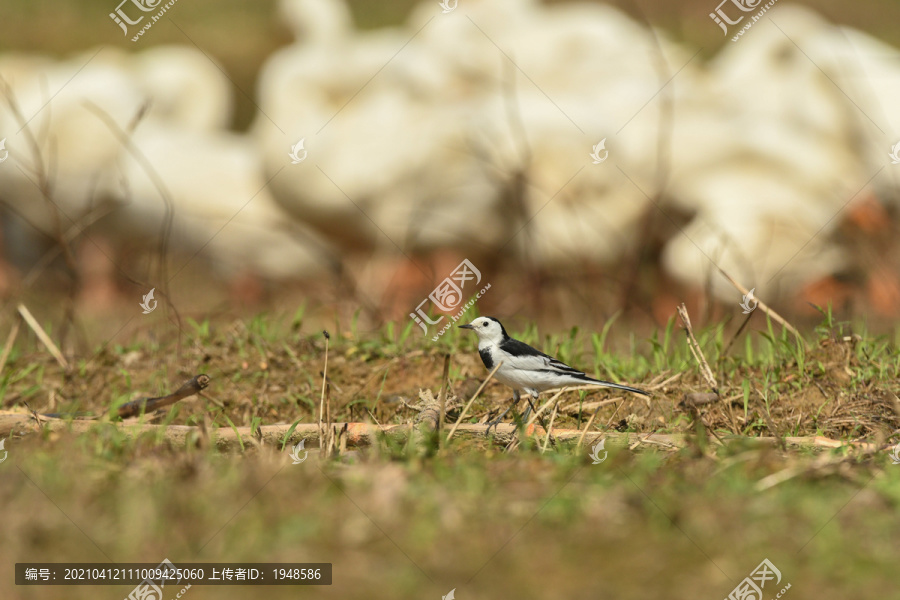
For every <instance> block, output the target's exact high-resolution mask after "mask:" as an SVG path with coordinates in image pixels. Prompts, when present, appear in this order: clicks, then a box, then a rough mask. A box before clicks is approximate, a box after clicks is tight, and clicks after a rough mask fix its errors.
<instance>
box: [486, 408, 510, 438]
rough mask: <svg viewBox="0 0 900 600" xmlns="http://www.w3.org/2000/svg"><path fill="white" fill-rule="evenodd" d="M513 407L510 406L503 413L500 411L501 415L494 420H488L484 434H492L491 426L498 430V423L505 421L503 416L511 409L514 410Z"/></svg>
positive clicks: (495, 430)
mask: <svg viewBox="0 0 900 600" xmlns="http://www.w3.org/2000/svg"><path fill="white" fill-rule="evenodd" d="M513 406H515V405H513ZM512 408H513V407H512V406H510V407H509V408H507V409H506V410H504V411H503V412H502V413H500V416H499V417H497V418H496V419H494V420H493V421H488V422H487V429H486V430H485V432H484V436H485V437H487V436H489V435H491V427H493V428H494V433H496V432H497V425H499V424H500V423H502V422H503V418H504V417H505V416H506V414H507V413H508V412H509V411H511V410H512Z"/></svg>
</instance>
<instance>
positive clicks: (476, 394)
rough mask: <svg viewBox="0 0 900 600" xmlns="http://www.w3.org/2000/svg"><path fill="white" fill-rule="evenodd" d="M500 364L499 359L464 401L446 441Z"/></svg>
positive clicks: (501, 363) (501, 362) (501, 364)
mask: <svg viewBox="0 0 900 600" xmlns="http://www.w3.org/2000/svg"><path fill="white" fill-rule="evenodd" d="M502 366H503V361H502V360H501V361H500V362H499V363H497V366H496V367H494V368H493V369H492V370H491V372H490V373H488V376H487V378H486V379H485V380H484V381H482V382H481V385H479V386H478V389H477V390H475V393H474V394H472V397H471V398H469V401H468V402H467V403H466V405H465V406H464V407H463V410H462V412H461V413H459V418H458V419H456V423H454V424H453V427H452V428H451V429H450V434H449V435H448V436H447V441H448V442H449V441H450V439H451V438H452V437H453V434H454V433H456V429H457V428H458V427H459V424H460V422H461V421H462V420H463V419H464V418H465V416H466V413H467V412H469V408H470V407H471V406H472V403H473V402H475V398H477V397H478V394H480V393H481V390H483V389H484V386H486V385H487V384H488V382H489V381H490V380H491V379H493V378H494V373H496V372H497V369H499V368H500V367H502Z"/></svg>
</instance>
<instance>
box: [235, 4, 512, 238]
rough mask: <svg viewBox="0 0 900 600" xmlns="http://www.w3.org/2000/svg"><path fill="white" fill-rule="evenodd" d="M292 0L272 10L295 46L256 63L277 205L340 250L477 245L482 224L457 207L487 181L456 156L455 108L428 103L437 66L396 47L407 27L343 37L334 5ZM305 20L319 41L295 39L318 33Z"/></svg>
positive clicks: (344, 24)
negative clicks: (297, 149)
mask: <svg viewBox="0 0 900 600" xmlns="http://www.w3.org/2000/svg"><path fill="white" fill-rule="evenodd" d="M296 4H298V3H297V2H295V1H294V0H285V1H283V2H282V7H283V8H282V10H283V11H286V12H288V13H289V14H291V15H293V16H292V18H291V20H290V22H291V23H292V24H293V27H294V28H295V30H296V32H297V36H298V42H297V43H295V44H294V45H292V46H289V47H287V48H284V49H282V50H280V51H279V52H277V53H275V54H274V55H273V56H272V57H271V58H270V59H269V60H268V61H267V62H266V64H265V65H264V66H263V68H262V70H261V74H260V79H259V97H260V108H261V113H260V115H259V116H258V117H257V119H256V121H255V123H254V126H253V132H254V134H255V136H256V137H257V139H258V140H259V143H260V145H261V147H262V148H263V152H264V157H265V164H266V170H267V172H268V173H270V174H274V173H276V172H278V171H279V169H282V168H283V170H281V171H280V172H279V173H278V175H277V177H276V178H275V179H274V180H273V182H272V189H273V192H274V194H275V197H276V198H277V200H278V202H279V203H280V204H281V205H282V206H284V207H285V209H287V210H288V211H289V212H290V213H291V214H293V215H294V216H295V217H297V218H300V219H302V220H304V221H306V222H309V223H312V224H313V225H314V226H315V227H316V228H318V229H319V230H321V231H323V232H325V233H326V234H328V235H329V236H330V237H331V238H332V239H335V240H336V241H338V242H339V243H341V244H342V246H344V247H346V248H351V249H352V248H366V249H371V248H374V247H376V246H381V247H385V248H391V249H392V251H395V250H393V244H394V243H397V244H400V245H401V246H403V247H404V248H407V249H409V248H412V247H417V246H418V247H436V246H439V245H442V244H445V243H447V242H448V241H450V240H454V239H455V241H456V242H458V243H465V242H466V241H467V240H470V239H471V238H472V237H475V238H477V239H479V240H480V241H481V242H482V243H484V238H485V236H484V235H482V234H480V233H479V234H478V235H474V236H472V235H466V234H467V233H468V232H470V231H473V230H474V231H476V232H481V231H482V230H483V228H482V227H481V225H480V223H479V222H478V220H477V219H475V222H476V223H479V224H478V225H476V227H474V228H473V227H472V219H471V218H470V219H469V221H468V224H467V223H465V222H464V220H463V219H462V218H461V217H460V213H461V211H460V206H459V205H458V204H456V202H457V201H459V200H461V199H462V198H465V197H468V198H471V197H473V196H474V197H476V198H482V199H483V198H484V197H485V195H488V196H489V194H485V192H489V191H490V187H489V183H487V182H486V177H485V176H484V174H483V173H482V172H481V171H480V170H479V168H478V166H477V164H474V163H473V162H472V161H471V159H468V160H465V161H463V162H462V163H460V161H459V160H456V159H457V157H458V156H462V157H465V154H466V147H465V135H464V130H463V129H462V128H461V127H460V125H459V124H458V122H457V121H456V120H455V117H458V116H459V113H460V112H464V109H461V108H460V107H458V106H454V105H449V104H446V105H441V104H435V103H433V102H431V100H433V99H434V96H435V94H434V90H435V89H436V86H437V87H440V86H439V85H438V84H437V83H436V82H439V81H440V73H441V70H442V69H441V65H439V64H437V63H433V62H431V59H430V58H429V55H428V54H427V53H426V54H422V53H417V52H414V51H412V50H410V52H405V51H404V52H401V53H400V54H397V52H398V51H399V50H400V49H401V48H402V47H403V45H404V44H405V43H406V42H407V41H408V40H409V37H410V36H411V35H412V32H409V31H401V30H394V29H383V30H379V31H375V32H365V33H354V32H353V30H352V28H351V24H350V23H349V21H348V19H347V18H346V7H345V6H344V5H343V3H342V2H339V1H338V0H335V1H333V2H332V1H326V0H316V1H315V2H312V3H309V4H306V3H305V2H301V3H300V4H302V5H303V6H302V8H298V7H297V6H296ZM316 19H318V20H320V21H321V22H322V29H326V30H328V31H329V32H330V34H329V35H328V36H323V35H311V36H307V35H304V34H305V32H309V31H318V30H319V29H320V28H319V27H317V25H316ZM395 55H396V56H395ZM392 57H393V59H392ZM408 57H414V58H412V59H409V58H408ZM385 65H387V66H385ZM376 73H377V76H375V77H374V78H373V76H374V75H375V74H376ZM279 128H280V129H281V130H283V131H284V132H285V133H286V135H285V134H283V133H282V131H279ZM300 139H303V140H304V148H305V150H306V151H307V152H308V160H306V162H305V163H304V164H300V165H293V164H291V163H290V159H289V157H288V150H289V149H290V148H291V146H292V145H293V144H295V143H296V142H297V141H298V140H300ZM320 169H321V171H320ZM442 173H444V174H445V175H443V176H442V175H441V174H442ZM470 217H471V215H470ZM452 223H455V224H456V225H455V226H451V224H452ZM496 224H497V221H496V220H495V221H492V222H490V223H486V227H485V228H484V229H490V228H491V227H493V226H495V225H496Z"/></svg>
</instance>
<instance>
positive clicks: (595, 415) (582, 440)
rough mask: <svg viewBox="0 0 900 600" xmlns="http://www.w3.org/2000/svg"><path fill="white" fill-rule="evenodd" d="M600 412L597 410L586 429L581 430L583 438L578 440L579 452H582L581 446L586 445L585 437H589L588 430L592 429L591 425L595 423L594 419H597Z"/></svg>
mask: <svg viewBox="0 0 900 600" xmlns="http://www.w3.org/2000/svg"><path fill="white" fill-rule="evenodd" d="M599 413H600V411H598V410H595V411H594V414H592V415H591V418H590V420H588V422H587V425H585V426H584V429H582V430H581V436H580V437H579V438H578V446H577V447H578V450H579V451H580V450H581V445H582V444H583V443H584V436H585V435H587V432H588V429H590V428H591V425H592V424H593V423H594V419H596V418H597V415H598V414H599Z"/></svg>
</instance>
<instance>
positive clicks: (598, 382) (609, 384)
mask: <svg viewBox="0 0 900 600" xmlns="http://www.w3.org/2000/svg"><path fill="white" fill-rule="evenodd" d="M578 379H583V380H584V382H585V383H591V384H594V385H599V386H603V387H608V388H615V389H617V390H625V391H626V392H634V393H635V394H643V395H644V396H649V395H650V392H645V391H644V390H639V389H637V388H633V387H629V386H627V385H621V384H618V383H613V382H611V381H603V380H602V379H594V378H593V377H588V376H587V375H584V376H583V377H579V378H578Z"/></svg>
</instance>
